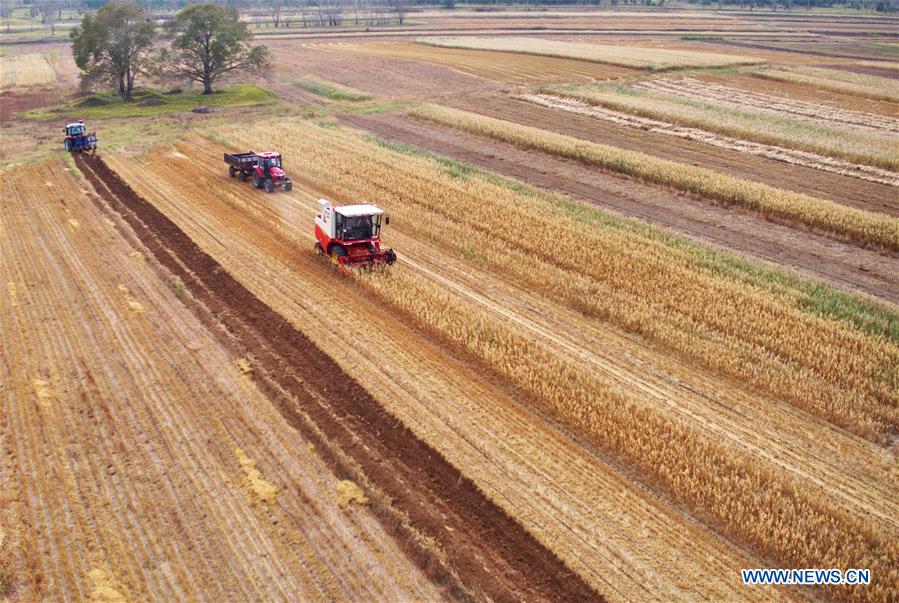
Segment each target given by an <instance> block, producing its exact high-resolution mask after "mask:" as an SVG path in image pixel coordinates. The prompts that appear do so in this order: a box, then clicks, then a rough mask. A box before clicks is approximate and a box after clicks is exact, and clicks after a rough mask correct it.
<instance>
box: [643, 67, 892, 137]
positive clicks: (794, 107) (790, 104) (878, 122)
mask: <svg viewBox="0 0 899 603" xmlns="http://www.w3.org/2000/svg"><path fill="white" fill-rule="evenodd" d="M634 87H635V88H638V89H642V90H654V91H657V92H661V93H663V94H673V95H676V96H683V97H687V98H691V99H695V100H700V101H705V100H709V99H711V100H714V101H721V102H724V103H727V104H729V105H736V106H740V107H746V108H748V109H764V110H766V111H772V112H776V113H788V114H791V115H797V116H799V117H803V118H811V119H814V120H817V121H822V122H830V123H833V124H836V125H850V126H862V127H865V128H870V129H872V130H879V131H881V132H883V131H888V132H894V133H899V119H896V118H894V117H887V116H884V115H874V114H872V113H864V112H862V111H850V110H847V109H838V108H835V107H830V106H827V105H823V104H821V103H809V102H802V101H798V100H795V99H787V98H784V97H782V96H771V95H768V94H761V93H758V92H748V91H746V90H740V89H738V88H731V87H728V86H721V85H718V84H714V83H711V82H704V81H701V80H697V79H694V78H690V77H684V78H678V79H674V78H658V79H645V80H642V81H640V82H638V83H637V84H635V86H634Z"/></svg>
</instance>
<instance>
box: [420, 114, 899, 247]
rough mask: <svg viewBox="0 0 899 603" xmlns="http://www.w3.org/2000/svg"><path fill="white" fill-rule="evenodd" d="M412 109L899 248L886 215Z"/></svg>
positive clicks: (898, 225) (478, 119)
mask: <svg viewBox="0 0 899 603" xmlns="http://www.w3.org/2000/svg"><path fill="white" fill-rule="evenodd" d="M413 113H414V114H415V115H417V116H419V117H422V118H424V119H428V120H431V121H433V122H436V123H440V124H443V125H448V126H452V127H454V128H458V129H460V130H464V131H468V132H472V133H475V134H480V135H483V136H489V137H491V138H495V139H497V140H503V141H506V142H510V143H512V144H514V145H516V146H519V147H521V148H527V149H534V150H540V151H544V152H547V153H550V154H553V155H558V156H561V157H567V158H570V159H576V160H579V161H583V162H584V163H588V164H592V165H596V166H598V167H602V168H605V169H610V170H613V171H616V172H620V173H624V174H629V175H631V176H635V177H637V178H640V179H641V180H644V181H647V182H652V183H658V184H664V185H668V186H673V187H675V188H678V189H680V190H683V191H685V192H689V193H693V194H700V195H703V196H706V197H709V198H713V199H719V200H721V201H722V202H723V203H726V204H732V205H736V206H740V207H744V208H746V209H750V210H753V211H758V212H763V213H765V214H767V215H772V216H780V217H781V218H784V219H787V220H795V221H797V222H800V223H803V224H806V225H808V226H812V227H816V228H820V229H823V230H827V231H830V232H833V233H835V234H839V235H841V236H845V237H850V238H853V239H856V240H858V241H861V242H864V243H872V244H875V245H881V246H883V247H887V248H890V249H894V250H897V249H899V220H896V219H895V218H891V217H888V216H884V215H880V214H875V213H872V212H868V211H862V210H857V209H855V208H852V207H846V206H843V205H838V204H836V203H832V202H830V201H827V200H824V199H818V198H815V197H811V196H808V195H802V194H799V193H793V192H790V191H786V190H781V189H777V188H774V187H771V186H767V185H764V184H759V183H755V182H750V181H747V180H741V179H739V178H734V177H731V176H727V175H725V174H721V173H718V172H714V171H712V170H708V169H705V168H700V167H696V166H692V165H686V164H682V163H678V162H676V161H670V160H666V159H659V158H656V157H652V156H649V155H646V154H644V153H639V152H634V151H628V150H623V149H619V148H617V147H613V146H609V145H604V144H596V143H591V142H588V141H585V140H581V139H578V138H574V137H571V136H566V135H563V134H557V133H555V132H550V131H548V130H541V129H539V128H532V127H529V126H524V125H520V124H516V123H512V122H509V121H505V120H501V119H494V118H492V117H487V116H484V115H479V114H477V113H472V112H469V111H459V110H457V109H450V108H447V107H442V106H438V105H423V106H422V107H420V108H417V109H415V110H414V112H413Z"/></svg>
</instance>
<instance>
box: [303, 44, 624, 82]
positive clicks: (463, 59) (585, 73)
mask: <svg viewBox="0 0 899 603" xmlns="http://www.w3.org/2000/svg"><path fill="white" fill-rule="evenodd" d="M318 47H319V48H322V49H326V50H327V49H330V50H339V51H341V52H356V53H362V54H366V55H370V56H377V57H391V58H398V59H410V60H416V61H427V62H429V63H434V64H437V65H445V66H447V67H451V68H453V69H457V70H459V71H462V72H464V73H470V74H472V75H477V76H480V77H485V78H489V79H492V80H495V81H499V82H509V83H514V84H525V85H537V84H548V83H566V82H578V81H593V80H608V79H615V78H619V77H622V76H628V75H634V74H635V73H636V72H635V71H634V70H632V69H631V68H626V67H621V66H617V65H607V64H602V63H594V62H586V61H577V60H572V59H568V58H559V57H551V56H541V55H536V54H534V55H527V56H523V55H520V54H512V53H508V52H492V51H485V50H469V49H461V48H459V49H457V48H442V47H436V46H428V47H424V46H422V45H420V44H410V43H406V42H367V43H366V42H361V43H354V44H340V45H333V46H332V45H320V46H318Z"/></svg>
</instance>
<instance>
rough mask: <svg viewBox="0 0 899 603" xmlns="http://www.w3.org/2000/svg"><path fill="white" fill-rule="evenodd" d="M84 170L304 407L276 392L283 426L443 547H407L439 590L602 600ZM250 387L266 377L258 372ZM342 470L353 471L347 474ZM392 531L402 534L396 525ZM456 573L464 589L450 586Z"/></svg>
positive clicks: (278, 321)
mask: <svg viewBox="0 0 899 603" xmlns="http://www.w3.org/2000/svg"><path fill="white" fill-rule="evenodd" d="M76 163H77V165H78V167H79V168H80V169H81V171H82V172H83V173H84V175H85V177H86V178H87V179H88V180H89V181H90V182H91V184H92V185H94V187H95V189H96V190H97V191H98V192H100V194H101V196H102V197H103V199H104V200H105V201H106V202H107V203H109V205H110V206H112V208H113V209H114V210H115V211H117V212H118V213H119V214H120V215H121V216H122V217H123V219H125V220H126V221H127V222H128V223H129V224H130V225H131V227H132V228H133V229H134V231H135V233H137V235H138V237H139V238H140V239H141V241H142V242H143V243H144V245H146V246H147V248H148V249H150V250H151V251H152V252H153V254H154V255H155V256H156V258H157V260H158V261H159V262H160V263H161V264H162V265H163V266H164V267H166V268H167V269H168V270H170V271H171V272H172V273H173V274H174V275H176V276H178V277H179V278H181V280H182V282H183V283H184V285H185V286H186V287H187V288H188V290H190V292H191V293H192V294H193V295H194V297H195V298H197V299H198V300H199V301H200V302H201V303H202V304H204V305H205V306H206V307H207V308H208V309H209V310H210V311H211V313H212V314H213V316H214V317H215V318H216V319H217V320H218V321H220V322H221V324H223V325H224V326H225V327H226V328H227V330H228V331H229V332H230V335H232V336H233V337H235V338H236V339H237V341H239V342H240V345H241V346H242V347H243V348H244V349H245V351H246V352H247V353H250V354H252V355H253V356H254V357H255V358H256V359H257V363H256V364H257V366H258V367H259V368H260V371H259V372H260V373H265V374H266V375H267V376H268V378H269V379H270V380H271V383H263V384H261V385H262V386H263V388H264V389H266V390H267V391H268V392H270V395H271V394H273V393H275V392H276V391H278V390H281V391H282V392H285V393H286V394H288V395H289V397H291V398H293V400H295V401H297V402H298V406H297V405H294V404H291V403H290V401H289V400H285V399H284V397H283V396H278V395H272V399H273V402H275V403H276V404H277V406H278V408H279V410H280V411H281V413H282V414H283V415H284V417H285V418H286V419H287V421H288V422H290V423H291V424H292V425H294V426H295V427H296V428H298V429H300V430H301V431H303V432H309V431H310V430H320V431H321V432H322V433H323V434H324V436H325V437H326V438H327V439H328V440H329V441H331V442H335V443H336V444H337V445H338V447H339V448H340V450H341V451H342V453H344V454H346V455H348V456H349V457H350V458H351V459H352V461H354V462H356V463H358V464H359V465H360V466H361V467H362V468H363V470H364V472H365V474H366V475H367V476H368V477H369V478H370V479H371V480H372V481H373V482H374V483H375V484H377V486H379V487H380V488H381V489H382V490H383V491H384V492H385V493H386V495H387V496H388V497H389V498H390V499H391V501H392V505H393V506H394V507H397V508H398V509H400V510H401V512H403V513H405V514H407V515H408V518H409V521H410V523H411V524H412V525H413V526H414V528H415V529H417V530H419V531H420V532H422V533H423V534H424V535H426V536H427V537H429V538H432V539H433V540H434V541H436V542H437V543H438V545H439V546H440V547H441V548H442V549H443V551H444V552H445V553H446V555H447V558H448V563H449V565H450V566H451V569H447V568H445V567H442V564H441V562H440V561H439V560H438V559H437V558H436V557H434V556H431V555H427V554H422V552H421V551H420V550H415V549H414V545H413V544H411V543H409V542H404V541H401V545H402V546H403V547H404V548H405V549H406V552H407V553H409V554H410V556H412V557H413V558H414V559H415V560H416V561H417V562H418V563H419V564H420V565H421V567H422V569H423V570H424V571H425V572H426V573H428V575H429V576H431V577H432V578H433V579H434V580H435V581H440V582H443V583H449V588H450V591H451V592H452V593H453V594H455V595H457V596H466V595H467V594H470V593H466V592H465V591H466V590H470V591H472V593H473V594H475V595H480V596H486V597H489V598H490V599H493V600H497V601H509V600H517V599H527V600H531V599H546V600H564V601H586V600H591V601H596V600H604V598H603V597H602V596H601V595H600V594H599V593H596V592H594V591H593V590H592V589H591V588H590V586H589V585H588V584H587V583H586V582H584V581H583V579H582V578H581V577H580V576H578V575H577V574H576V573H574V572H573V571H571V570H570V569H569V568H568V567H567V566H565V565H564V564H563V563H562V562H561V561H560V560H559V558H558V557H556V556H555V555H554V554H553V553H552V552H551V551H550V550H549V549H547V548H545V547H544V546H542V545H541V544H540V543H539V542H538V541H537V540H536V539H535V538H534V537H533V536H532V535H531V534H530V533H528V532H527V531H525V530H524V528H523V527H522V526H521V525H520V524H518V523H517V522H516V521H514V520H513V519H511V518H510V517H509V516H508V515H506V514H505V513H504V512H503V511H502V510H501V509H500V508H499V507H497V506H496V505H495V504H494V503H492V502H491V501H490V500H489V499H487V497H486V496H485V495H484V494H483V493H482V492H480V491H479V490H478V489H477V487H476V486H475V485H474V484H473V482H471V480H469V479H468V478H466V477H465V476H463V475H462V474H461V473H460V472H459V471H458V469H456V468H455V467H454V466H452V465H451V464H450V463H449V462H448V461H446V460H445V459H444V458H443V457H442V456H441V455H440V454H439V453H438V452H436V451H435V450H434V449H433V448H431V447H430V446H428V445H427V444H425V443H424V442H422V441H421V440H419V439H417V438H416V437H415V436H414V435H413V434H412V432H411V431H410V430H409V429H408V428H407V427H405V426H404V425H403V424H402V422H401V421H399V420H398V419H396V418H395V417H393V416H391V415H390V414H389V413H388V412H387V411H386V410H385V409H384V408H383V407H381V406H380V404H379V403H378V402H377V401H376V400H375V399H374V398H373V397H372V396H371V395H370V394H369V393H368V392H367V391H366V390H365V389H364V388H362V386H361V385H359V384H358V383H357V382H355V381H353V380H352V379H351V378H350V377H349V376H348V375H346V374H345V373H343V371H342V370H341V369H340V368H339V366H338V365H337V364H336V363H335V362H334V361H333V360H332V359H331V358H330V357H329V356H328V355H326V354H325V353H324V352H323V351H322V350H320V349H319V348H318V347H317V346H316V345H315V344H314V343H313V342H312V341H310V340H309V339H307V338H306V337H305V336H304V335H303V334H301V333H300V332H299V331H297V330H296V329H294V328H293V326H292V325H291V324H290V323H289V322H288V321H287V320H286V319H284V318H283V317H282V316H281V315H279V314H278V313H276V312H275V311H274V310H272V309H271V308H270V307H268V306H266V305H265V304H264V303H262V302H261V301H260V300H259V299H258V298H256V297H255V296H254V295H253V294H252V293H251V292H250V291H248V290H247V289H246V288H245V287H243V286H242V285H241V284H240V283H239V282H237V281H236V280H235V279H234V278H233V277H231V276H230V275H229V274H228V273H226V272H225V271H224V270H223V269H222V268H221V266H220V265H219V264H218V263H217V262H216V261H215V260H214V259H212V258H211V257H210V256H209V255H207V254H206V253H205V252H203V251H202V250H201V249H200V248H199V247H198V246H197V245H196V244H195V243H194V242H193V241H192V240H191V239H190V238H189V237H188V236H187V235H186V234H185V233H184V232H183V231H181V230H180V229H179V228H178V227H177V225H175V224H174V223H173V222H172V221H171V220H169V219H168V218H167V217H166V216H164V215H163V214H162V213H161V212H160V211H159V210H157V209H156V208H155V207H154V206H153V205H152V204H150V203H149V202H147V201H146V200H145V199H143V198H142V197H140V196H139V195H137V194H136V193H135V192H134V191H133V190H132V189H131V188H130V187H129V186H128V185H127V184H125V183H124V182H123V181H122V180H121V179H120V178H119V177H118V176H117V175H116V174H115V173H114V172H113V171H112V170H110V169H109V168H108V167H107V166H106V164H105V163H104V162H103V160H102V159H100V158H98V157H89V156H83V155H81V156H77V157H76ZM220 336H222V337H225V338H227V337H228V336H227V335H225V334H224V333H222V334H220ZM228 343H231V344H233V342H228ZM254 378H259V379H264V377H262V376H261V375H260V376H258V377H256V376H255V375H254ZM303 415H307V416H309V417H311V418H312V421H313V423H314V426H312V427H311V428H310V426H309V425H308V424H306V423H305V422H304V417H303ZM315 435H317V434H313V437H315ZM315 439H320V438H318V437H315ZM331 462H332V463H336V461H334V460H333V459H331ZM336 469H337V471H338V473H346V469H345V468H343V467H339V466H338V467H336ZM382 520H384V518H383V517H382ZM385 527H386V528H387V529H388V531H390V532H392V533H394V534H397V535H402V534H401V533H400V534H398V532H400V530H399V529H398V528H397V526H396V525H387V526H385ZM453 572H455V574H456V575H457V576H458V579H459V580H461V582H462V585H453V584H451V583H452V582H453V581H454V576H453Z"/></svg>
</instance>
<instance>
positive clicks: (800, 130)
mask: <svg viewBox="0 0 899 603" xmlns="http://www.w3.org/2000/svg"><path fill="white" fill-rule="evenodd" d="M697 84H698V90H694V91H693V92H692V94H691V93H683V92H682V91H681V90H679V89H678V90H671V89H670V87H668V86H665V84H664V83H662V84H657V83H656V82H655V80H649V81H643V82H639V83H637V84H634V85H614V84H588V85H584V86H554V87H549V88H547V89H546V90H547V91H548V92H551V93H553V94H557V95H560V96H564V97H567V98H572V99H576V100H579V101H583V102H586V103H589V104H591V105H597V106H600V107H605V108H607V109H612V110H615V111H622V112H625V113H630V114H633V115H637V116H640V117H645V118H649V119H654V120H660V121H664V122H668V123H670V124H673V125H676V126H685V127H689V128H698V129H702V130H705V131H708V132H714V133H717V134H722V135H724V136H728V137H732V138H736V139H739V140H746V141H751V142H756V143H760V144H765V145H777V146H780V147H786V148H789V149H794V150H799V151H804V152H808V153H814V154H816V155H824V156H828V157H835V158H837V159H841V160H843V161H842V163H844V164H845V163H846V162H852V164H859V165H860V166H873V167H876V168H881V170H876V171H875V173H876V172H877V171H880V172H881V173H880V174H879V177H880V178H891V177H892V178H895V177H896V173H897V172H899V157H897V156H896V153H895V150H896V142H897V140H896V136H895V135H894V134H891V133H890V132H882V131H880V130H878V129H875V128H873V127H872V128H859V127H858V125H855V124H851V125H847V124H841V123H834V122H833V121H829V120H825V119H818V118H816V117H810V116H799V115H796V114H795V113H793V114H788V113H784V112H781V111H778V110H776V109H775V108H768V107H764V106H759V105H754V106H747V105H746V104H745V103H744V104H739V103H735V102H731V101H730V100H726V99H723V98H713V97H712V96H707V95H704V90H703V88H704V85H703V84H702V83H700V82H697ZM874 120H875V121H876V118H874ZM848 168H849V169H852V168H853V166H852V165H849V166H848ZM882 170H890V172H892V173H883V172H882Z"/></svg>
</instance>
